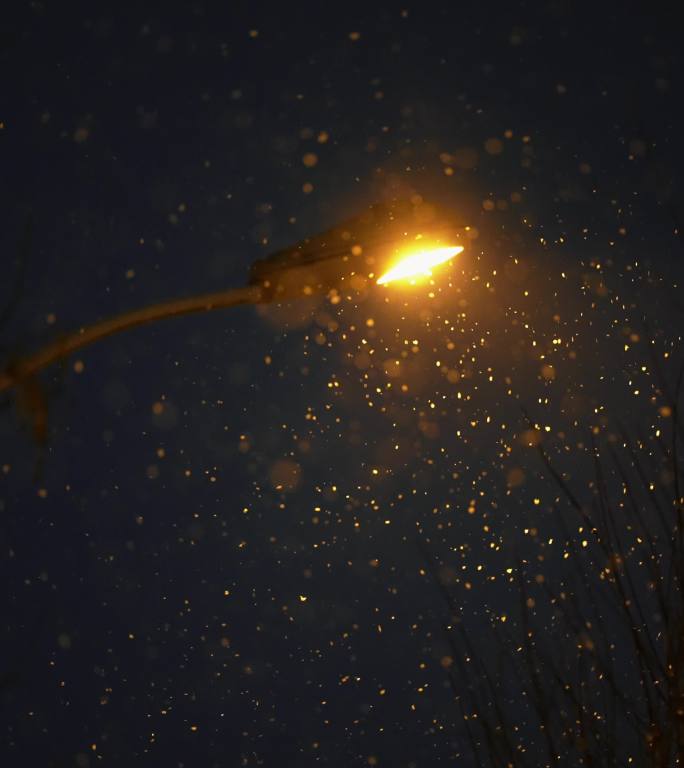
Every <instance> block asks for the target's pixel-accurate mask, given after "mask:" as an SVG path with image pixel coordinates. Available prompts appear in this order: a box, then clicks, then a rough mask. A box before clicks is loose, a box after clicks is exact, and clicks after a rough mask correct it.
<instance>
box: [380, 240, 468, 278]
mask: <svg viewBox="0 0 684 768" xmlns="http://www.w3.org/2000/svg"><path fill="white" fill-rule="evenodd" d="M462 250H463V246H460V245H453V246H450V247H448V248H435V249H431V250H429V251H419V252H418V253H409V254H408V255H404V256H402V257H401V259H400V260H399V261H398V262H397V263H396V264H395V265H394V266H393V267H391V268H390V269H388V270H387V272H385V274H384V275H382V276H381V277H379V278H378V285H386V284H387V283H391V282H394V281H395V280H405V279H407V278H414V279H415V278H421V277H430V275H432V268H433V267H436V266H437V265H439V264H444V262H446V261H449V260H450V259H453V258H454V256H457V255H458V254H459V253H460V252H461V251H462ZM410 282H413V280H410Z"/></svg>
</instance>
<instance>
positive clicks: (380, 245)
mask: <svg viewBox="0 0 684 768" xmlns="http://www.w3.org/2000/svg"><path fill="white" fill-rule="evenodd" d="M465 230H466V227H465V226H464V225H463V224H460V223H458V222H457V221H456V219H455V218H454V216H453V214H450V213H449V212H447V211H445V210H443V209H439V208H437V207H436V206H435V205H433V204H431V203H427V202H425V201H424V200H423V199H422V198H420V197H418V196H414V197H413V198H411V199H410V200H406V199H400V200H395V201H392V202H390V203H377V204H375V205H371V206H370V207H369V208H367V209H366V210H365V211H363V213H361V214H360V215H359V216H357V217H355V218H353V219H350V220H348V221H345V222H344V223H342V224H340V225H339V226H336V227H334V228H332V229H329V230H328V231H326V232H323V233H322V234H320V235H316V236H314V237H311V238H307V239H306V240H303V241H302V242H300V243H297V244H296V245H294V246H292V247H290V248H286V249H284V250H282V251H278V252H277V253H275V254H273V255H271V256H268V257H266V258H265V259H260V260H259V261H256V262H255V263H254V264H253V265H252V268H251V271H250V284H251V285H258V286H260V287H262V289H263V291H264V297H265V300H266V301H278V300H279V299H282V300H288V299H292V298H295V297H298V296H302V295H305V296H307V295H311V294H314V293H321V292H327V291H329V290H331V289H333V288H334V289H337V290H343V289H345V288H347V289H349V290H358V289H359V288H362V287H363V286H364V285H366V284H368V282H373V283H380V284H387V283H390V282H392V281H393V280H395V279H397V278H398V277H399V276H402V277H405V276H406V274H404V273H406V271H407V270H409V269H410V268H411V265H412V266H413V267H415V268H416V271H417V272H418V273H420V274H429V269H430V268H431V267H432V266H435V265H436V264H438V263H441V262H443V261H447V260H448V259H450V258H452V257H453V256H454V255H456V254H457V253H459V252H460V251H461V250H463V248H462V247H461V245H460V244H461V242H462V241H463V240H464V234H465ZM405 256H408V259H407V260H406V262H407V263H405V264H404V266H403V267H402V268H401V269H399V267H400V265H399V264H397V262H402V261H403V257H405ZM424 257H427V258H424Z"/></svg>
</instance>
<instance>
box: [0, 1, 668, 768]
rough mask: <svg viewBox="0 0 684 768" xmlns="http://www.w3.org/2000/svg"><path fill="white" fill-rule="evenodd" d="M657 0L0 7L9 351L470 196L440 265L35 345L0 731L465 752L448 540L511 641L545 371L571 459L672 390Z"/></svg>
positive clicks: (10, 506)
mask: <svg viewBox="0 0 684 768" xmlns="http://www.w3.org/2000/svg"><path fill="white" fill-rule="evenodd" d="M668 7H669V6H668V4H658V3H649V4H643V5H637V4H633V5H625V4H617V3H615V4H613V3H601V4H594V5H589V4H575V3H570V2H540V3H500V4H486V3H480V4H475V3H434V4H423V3H405V4H401V3H397V4H391V3H386V4H379V3H377V4H376V3H369V4H367V7H366V9H365V10H354V9H353V8H352V7H351V6H350V7H346V6H345V7H342V6H340V5H339V4H334V5H329V6H325V7H323V6H321V7H317V6H315V5H313V4H312V5H311V6H309V5H305V4H294V5H283V6H276V5H275V4H274V5H273V6H268V5H262V6H259V5H258V4H247V3H244V4H241V3H237V4H234V3H209V2H201V1H198V2H188V3H184V2H171V3H166V4H159V5H156V4H146V3H141V4H133V3H130V4H128V3H122V4H119V5H118V6H111V7H108V6H107V5H106V4H99V3H88V4H85V3H84V4H79V3H51V2H44V3H41V2H27V3H22V2H10V3H8V4H6V5H5V6H4V7H3V15H2V20H1V27H0V70H1V74H0V83H1V88H0V171H1V176H0V205H1V210H2V214H3V219H2V220H3V226H2V228H0V267H1V271H0V299H2V301H3V302H5V303H12V302H13V301H14V299H15V298H16V299H17V301H16V309H15V311H14V312H13V313H12V314H11V317H10V318H9V320H7V322H5V324H4V327H3V328H2V329H1V331H2V336H1V341H2V347H3V353H4V361H5V362H8V361H10V360H11V359H15V358H16V357H20V356H21V354H23V353H25V352H27V351H29V350H31V349H33V348H35V347H36V346H37V345H39V343H40V342H41V341H45V340H47V339H50V338H54V337H55V335H56V334H58V333H59V332H64V331H68V330H70V329H73V328H74V327H77V326H78V325H79V324H85V323H88V322H89V321H92V320H95V319H97V318H100V317H103V316H106V315H109V314H112V313H116V312H119V311H123V310H126V309H132V308H135V307H137V306H140V305H144V304H145V303H149V302H152V301H156V300H161V299H165V298H171V297H174V296H178V295H185V294H191V293H199V292H202V291H208V290H216V289H217V288H219V287H223V286H225V287H230V286H233V285H240V284H242V283H243V282H244V281H245V279H246V275H247V272H248V269H249V265H250V264H251V263H252V262H253V261H254V260H255V259H256V258H260V257H262V256H264V255H265V254H268V253H270V252H272V251H274V250H276V249H278V248H280V247H284V246H286V245H289V244H291V243H293V242H296V241H298V240H299V239H301V238H302V237H305V236H307V235H310V234H314V233H316V232H319V231H322V230H324V229H326V228H327V227H329V226H332V225H334V224H335V223H336V222H337V221H339V220H341V219H344V218H346V217H348V216H350V215H353V214H355V213H356V212H358V211H360V210H362V209H363V207H364V206H366V205H368V204H370V203H372V202H374V201H376V200H379V199H380V200H382V199H385V200H386V199H391V198H392V197H393V196H397V195H402V196H405V195H410V194H416V193H418V194H421V195H423V196H424V197H426V198H430V199H435V200H438V201H439V202H440V203H442V204H444V205H446V206H448V207H450V208H451V209H452V210H453V211H454V215H455V216H456V217H458V218H459V219H461V220H463V221H464V222H466V223H468V224H469V225H470V226H471V227H472V228H474V232H473V234H477V237H474V238H473V239H472V240H471V241H470V243H469V246H468V248H467V249H466V251H465V252H464V254H463V256H462V258H461V259H460V260H459V261H458V262H457V263H455V264H454V265H453V266H452V267H450V268H447V269H446V270H445V271H444V272H443V273H440V274H443V275H444V277H443V283H440V279H439V276H438V275H435V283H436V285H438V289H437V295H436V296H435V297H434V298H430V297H428V296H427V293H428V290H429V289H427V288H422V289H416V290H413V291H408V292H407V291H405V290H403V289H397V291H396V292H395V293H390V292H389V291H384V292H382V293H379V292H372V291H370V292H367V293H365V294H363V295H362V296H360V297H359V296H357V297H352V298H351V299H350V300H347V299H346V298H345V299H344V300H343V301H342V302H341V303H340V304H337V305H331V304H329V303H327V302H326V301H325V300H324V299H320V300H317V301H312V302H310V303H307V302H302V303H299V304H297V305H292V306H289V307H280V308H279V307H270V308H265V309H260V310H258V311H257V310H255V309H252V308H242V309H239V310H234V311H231V312H221V313H212V314H207V315H205V316H197V317H192V318H185V319H180V320H171V321H167V322H164V323H160V324H158V325H155V326H152V327H148V328H144V329H139V330H136V331H133V332H131V333H129V334H126V335H121V336H118V337H115V338H112V339H110V340H108V341H106V342H103V343H101V344H99V345H97V346H95V347H93V348H91V349H88V350H86V351H84V352H83V353H82V354H80V355H78V357H77V359H78V360H80V361H82V362H83V364H84V369H83V371H82V372H81V373H76V372H75V371H74V367H73V364H74V362H75V361H74V360H70V361H68V363H67V364H66V365H65V366H64V367H63V368H62V369H60V368H59V367H56V368H53V369H51V370H50V371H48V372H46V373H45V376H44V379H43V381H44V384H45V387H46V390H47V392H48V396H49V404H50V422H49V437H48V441H47V444H46V445H45V446H44V447H43V449H42V453H43V454H44V458H43V460H42V462H41V459H40V455H41V446H40V445H37V444H36V442H35V441H34V440H32V438H31V431H30V428H29V427H28V426H27V420H26V418H25V416H26V414H25V413H24V414H23V415H22V412H21V409H16V408H14V407H13V405H14V404H13V402H12V401H11V400H8V402H7V403H6V405H7V406H8V407H7V408H5V409H4V410H3V411H2V416H1V420H0V469H1V472H0V538H1V539H2V583H3V589H2V594H3V598H2V606H3V611H2V630H3V631H2V637H1V640H0V642H1V647H0V664H1V667H0V673H1V674H2V681H1V685H2V690H1V694H2V715H1V721H0V722H1V723H2V725H1V729H2V730H1V732H2V739H1V747H0V748H1V749H2V755H3V763H2V764H3V765H7V766H15V765H16V766H19V765H31V766H33V765H36V766H43V765H45V766H79V768H85V767H86V766H95V765H111V766H118V765H124V764H130V765H138V764H140V765H154V766H157V765H168V766H178V768H180V767H181V766H203V765H206V766H233V765H236V766H237V765H269V766H270V765H288V766H290V765H291V766H308V765H316V764H322V765H331V766H338V765H339V766H342V765H344V766H348V765H369V764H370V765H375V764H379V765H391V766H424V765H432V764H440V763H450V762H453V761H454V759H455V758H456V757H457V756H461V757H460V760H459V761H458V762H457V764H458V765H464V766H468V765H471V764H472V763H471V762H470V758H469V757H468V756H467V755H468V747H467V742H466V741H465V740H464V734H463V731H462V727H461V725H460V715H459V712H458V710H457V708H456V706H455V703H454V698H453V692H452V690H451V688H450V686H449V683H448V681H447V677H446V671H445V668H446V666H447V664H448V661H445V658H446V657H447V656H448V646H447V643H446V641H445V638H444V636H443V630H442V623H443V619H444V615H445V614H446V612H447V608H446V606H445V605H444V602H443V600H442V597H441V595H440V592H439V589H437V588H436V586H435V583H434V578H433V574H431V573H430V572H428V570H426V569H425V562H424V552H425V551H426V549H427V550H428V551H429V552H431V553H432V554H434V556H435V557H436V558H437V559H438V560H439V562H440V563H441V569H442V570H441V572H440V574H441V575H440V576H439V578H441V579H443V581H445V582H448V583H449V584H450V585H451V586H453V587H454V589H456V590H457V594H461V595H462V597H461V599H462V609H463V614H464V617H466V625H467V626H468V627H469V632H470V633H471V635H472V637H473V639H474V640H475V641H476V642H478V643H481V644H482V645H483V646H484V647H486V646H487V644H488V642H489V641H488V640H487V637H488V635H487V627H488V626H489V623H490V622H491V621H498V620H499V618H500V616H501V615H502V614H504V615H505V612H506V609H507V606H508V604H509V602H510V600H511V599H512V598H511V589H512V587H511V586H510V584H509V583H508V582H507V580H506V577H505V571H506V568H508V567H510V566H511V564H512V563H514V562H515V559H516V558H517V557H519V556H520V553H521V552H526V551H527V550H526V547H532V548H533V549H534V550H535V551H538V550H539V549H540V548H541V549H544V548H545V547H546V550H545V551H547V553H548V551H550V554H547V558H546V559H545V561H544V563H543V565H540V568H542V569H547V570H548V571H549V572H550V573H554V572H558V570H559V569H560V568H561V565H560V564H559V559H558V558H557V557H555V556H554V555H553V548H552V546H550V545H548V544H547V543H546V542H547V540H548V538H549V536H547V535H544V534H540V535H539V537H533V538H534V541H531V538H530V536H529V529H530V527H532V526H537V527H539V528H540V530H546V529H548V531H550V532H553V521H552V513H551V509H552V502H553V500H554V498H555V497H556V496H557V489H555V488H554V487H553V486H552V485H551V484H550V483H549V480H548V477H546V476H545V474H544V469H543V466H542V465H541V464H540V462H539V458H538V456H537V455H536V454H535V453H534V452H530V451H529V450H528V449H526V448H525V445H524V442H525V441H524V437H523V436H524V434H525V432H526V430H528V429H529V426H530V425H529V424H528V423H527V422H526V417H525V416H524V413H523V409H525V410H526V411H527V413H528V414H529V416H530V419H531V420H532V421H533V422H535V423H538V424H539V425H540V426H541V427H542V428H543V427H545V426H548V427H549V429H548V430H547V431H546V432H545V435H547V436H548V438H549V440H559V441H561V442H563V441H565V444H566V446H569V447H566V448H565V449H563V450H560V449H559V460H560V461H562V462H564V466H565V467H566V468H567V469H568V471H570V472H571V476H572V482H573V483H574V486H575V487H576V488H578V489H580V491H579V492H581V490H582V488H584V487H586V484H587V478H588V476H589V475H588V474H587V470H586V467H585V463H586V455H585V451H584V443H583V437H582V435H585V436H586V433H587V431H591V430H592V428H595V429H596V430H597V431H596V434H601V433H602V430H607V429H608V419H607V417H608V415H609V414H610V415H615V416H617V417H618V418H619V419H621V420H622V421H623V422H626V423H627V424H628V425H630V424H634V425H637V424H638V425H642V424H644V425H646V426H647V427H648V428H650V427H651V426H653V424H655V423H656V421H657V419H658V415H657V407H656V405H657V404H655V403H654V402H653V401H652V400H650V399H649V394H650V393H651V392H652V390H653V388H654V387H655V386H656V384H654V374H653V371H652V368H651V367H649V369H648V370H647V371H646V372H645V371H643V370H642V366H643V365H644V361H645V360H646V359H647V356H646V355H645V353H644V351H643V350H644V346H645V345H646V344H648V343H649V341H650V340H649V336H648V334H649V331H648V330H645V329H650V332H651V333H652V335H653V339H654V340H657V346H658V349H659V350H660V351H662V350H666V349H670V350H672V351H673V358H674V357H676V354H674V353H676V350H677V349H678V343H679V333H680V330H681V313H680V308H679V307H680V306H681V298H680V297H679V295H678V292H677V284H678V280H679V278H680V271H681V270H680V263H681V256H682V244H681V232H680V231H679V223H680V218H679V217H680V212H681V210H682V206H681V204H682V193H681V186H678V182H677V179H678V175H679V172H680V170H681V141H682V139H681V137H682V120H681V113H680V108H679V107H680V103H681V97H682V89H681V55H680V53H679V42H680V41H679V31H678V29H677V25H676V24H675V18H674V15H673V14H674V10H673V11H672V12H671V13H672V15H670V12H669V11H668V10H667V8H668ZM307 153H314V154H315V155H316V158H317V162H316V164H315V165H314V166H312V167H309V166H307V165H306V164H305V162H304V160H303V159H304V158H305V156H306V155H307ZM307 162H309V161H308V160H307ZM307 184H309V185H311V188H310V187H306V188H305V185H307ZM307 190H308V191H307ZM27 226H28V227H29V231H30V235H31V236H30V247H29V248H28V257H27V260H26V264H25V271H24V272H22V269H23V268H22V262H21V259H20V258H19V256H18V255H17V254H20V253H21V249H20V247H19V243H20V242H21V241H22V237H24V233H25V232H26V228H27ZM494 272H496V275H494ZM561 273H563V275H562V274H561ZM22 274H23V278H22ZM402 291H403V292H402ZM525 291H527V295H525ZM554 316H555V317H557V318H558V319H555V317H554ZM644 318H647V325H646V326H644V322H643V320H644ZM371 321H372V322H371ZM635 334H636V336H637V337H638V339H639V341H634V340H633V339H631V337H632V336H634V335H635ZM558 339H559V341H557V340H558ZM416 341H417V342H418V343H416ZM533 342H534V344H533ZM625 347H628V349H625ZM402 352H403V353H404V357H402ZM540 354H544V355H545V357H544V359H541V358H540ZM396 360H399V361H400V362H399V365H396V363H395V361H396ZM438 362H439V366H437V363H438ZM545 365H551V366H552V368H553V372H552V373H549V372H548V369H547V372H546V374H545V373H544V370H543V369H544V366H545ZM663 365H664V367H665V368H667V364H666V363H664V364H663ZM393 366H395V368H393ZM397 369H398V370H399V371H400V373H399V374H398V375H397V372H396V370H397ZM440 369H442V370H440ZM444 370H447V371H448V372H453V374H452V375H451V377H450V376H449V373H447V374H445V373H444V372H443V371H444ZM665 375H669V374H668V371H667V370H666V371H665ZM490 377H491V378H492V380H491V381H490ZM388 383H390V384H392V387H390V388H388V387H387V384H388ZM402 383H404V384H406V391H404V392H402V391H401V389H400V385H401V384H402ZM635 391H636V392H637V394H635ZM41 463H42V468H41V466H40V465H41ZM37 468H38V470H39V472H38V473H37V474H36V469H37ZM283 486H284V487H283ZM473 500H474V503H473ZM525 531H528V533H526V532H525ZM466 583H467V585H469V586H466ZM458 590H460V592H459V591H458ZM551 642H552V640H551Z"/></svg>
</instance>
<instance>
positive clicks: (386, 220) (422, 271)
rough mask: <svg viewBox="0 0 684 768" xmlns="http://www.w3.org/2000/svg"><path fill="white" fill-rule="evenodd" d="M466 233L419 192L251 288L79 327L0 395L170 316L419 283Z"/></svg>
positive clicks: (290, 251)
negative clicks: (86, 351)
mask: <svg viewBox="0 0 684 768" xmlns="http://www.w3.org/2000/svg"><path fill="white" fill-rule="evenodd" d="M464 229H465V228H464V227H463V226H459V225H457V224H456V223H455V222H454V221H453V218H452V217H451V216H450V215H449V214H447V213H445V212H444V211H441V210H439V209H438V208H437V207H436V206H434V205H432V204H430V203H427V202H425V201H424V200H423V199H422V198H421V197H419V196H417V195H416V196H414V197H413V198H411V199H410V200H403V199H402V200H395V201H392V202H390V203H379V204H376V205H372V206H370V207H369V208H367V209H366V210H365V211H364V212H363V213H362V214H361V215H359V216H357V217H355V218H354V219H350V220H349V221H346V222H344V223H342V224H341V225H339V226H337V227H334V228H333V229H330V230H327V231H326V232H324V233H323V234H320V235H316V236H315V237H312V238H307V239H305V240H303V241H302V242H300V243H297V244H296V245H294V246H292V247H291V248H286V249H285V250H282V251H278V252H277V253H274V254H272V255H271V256H268V257H266V258H265V259H260V260H258V261H256V262H255V263H254V264H253V265H252V267H251V269H250V276H249V283H248V284H247V285H246V286H244V287H241V288H233V289H229V290H225V291H218V292H215V293H207V294H202V295H200V296H191V297H189V298H185V299H174V300H171V301H165V302H162V303H160V304H153V305H151V306H147V307H142V308H141V309H137V310H133V311H131V312H125V313H123V314H120V315H116V316H114V317H110V318H108V319H105V320H101V321H100V322H97V323H93V324H92V325H88V326H83V327H81V328H79V329H78V330H77V331H74V332H73V333H71V334H69V335H67V336H65V337H63V338H61V339H58V340H57V341H55V342H52V343H51V344H48V345H46V346H45V347H43V348H42V349H39V350H38V351H36V352H34V353H33V354H30V355H27V356H26V357H24V358H21V359H19V360H18V361H16V362H15V363H14V364H12V365H10V366H9V367H8V368H7V369H6V370H4V371H2V372H0V392H3V391H6V390H10V389H12V388H13V387H15V386H19V385H21V384H22V382H28V381H30V380H32V379H33V378H34V377H35V375H36V374H37V373H39V372H40V371H41V370H43V369H44V368H47V367H48V366H50V365H52V364H53V363H56V362H58V361H59V360H63V359H64V358H66V357H68V356H69V355H70V354H72V353H74V352H76V351H77V350H79V349H83V347H86V346H89V345H90V344H93V343H95V342H96V341H99V340H100V339H103V338H105V337H107V336H112V335H113V334H115V333H119V332H120V331H125V330H127V329H129V328H134V327H136V326H139V325H146V324H148V323H152V322H155V321H156V320H161V319H163V318H167V317H178V316H179V315H187V314H191V313H196V312H210V311H212V310H215V309H225V308H227V307H234V306H238V305H240V304H268V303H272V302H277V301H290V300H292V299H296V298H298V297H302V296H311V295H313V294H316V293H326V292H330V291H339V290H343V289H345V288H348V289H349V290H351V291H358V290H359V289H361V288H363V287H364V286H365V285H367V284H368V283H369V282H374V283H375V284H377V285H381V286H383V285H389V284H392V283H395V282H396V281H398V280H404V281H408V282H411V283H412V282H416V281H418V280H420V279H421V278H424V277H426V276H429V275H431V273H432V269H433V268H434V267H436V266H438V265H439V264H442V263H444V262H446V261H449V260H450V259H452V258H453V257H454V256H456V255H457V254H459V253H460V252H461V251H462V250H463V246H461V245H459V244H458V242H459V240H460V238H461V236H462V234H463V232H464Z"/></svg>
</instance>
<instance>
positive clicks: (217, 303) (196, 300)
mask: <svg viewBox="0 0 684 768" xmlns="http://www.w3.org/2000/svg"><path fill="white" fill-rule="evenodd" d="M263 294H264V292H263V289H262V287H261V286H258V285H248V286H245V287H244V288H233V289H231V290H228V291H217V292H216V293H205V294H202V295H200V296H191V297H190V298H187V299H174V300H172V301H163V302H161V303H159V304H153V305H152V306H149V307H142V308H141V309H135V310H132V311H131V312H124V313H123V314H121V315H116V316H115V317H110V318H107V319H105V320H101V321H100V322H98V323H94V324H93V325H89V326H86V327H83V328H80V329H79V330H78V331H75V332H74V333H71V334H69V335H68V336H65V337H63V338H61V339H58V340H57V341H55V342H53V343H52V344H48V345H47V346H45V347H43V348H42V349H39V350H38V351H37V352H34V353H33V354H31V355H28V356H26V357H24V358H23V359H20V360H18V361H17V362H16V363H15V364H14V365H12V366H11V367H10V368H8V369H7V370H5V371H2V372H0V392H4V391H6V390H9V389H12V387H14V386H16V385H17V384H19V383H20V382H21V381H23V380H25V379H29V378H31V377H32V376H34V375H35V374H36V373H38V372H39V371H41V370H43V368H47V367H48V366H50V365H52V364H53V363H56V362H58V361H59V360H63V359H64V358H65V357H68V356H69V355H71V354H72V353H74V352H76V351H77V350H79V349H83V347H87V346H89V345H90V344H94V343H95V342H96V341H99V340H100V339H104V338H105V337H107V336H112V335H113V334H115V333H120V332H121V331H126V330H128V329H129V328H136V327H137V326H139V325H146V324H147V323H153V322H155V321H156V320H162V319H164V318H167V317H178V316H180V315H189V314H193V313H197V312H211V311H213V310H215V309H226V308H228V307H235V306H238V305H240V304H259V303H261V302H262V300H263Z"/></svg>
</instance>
